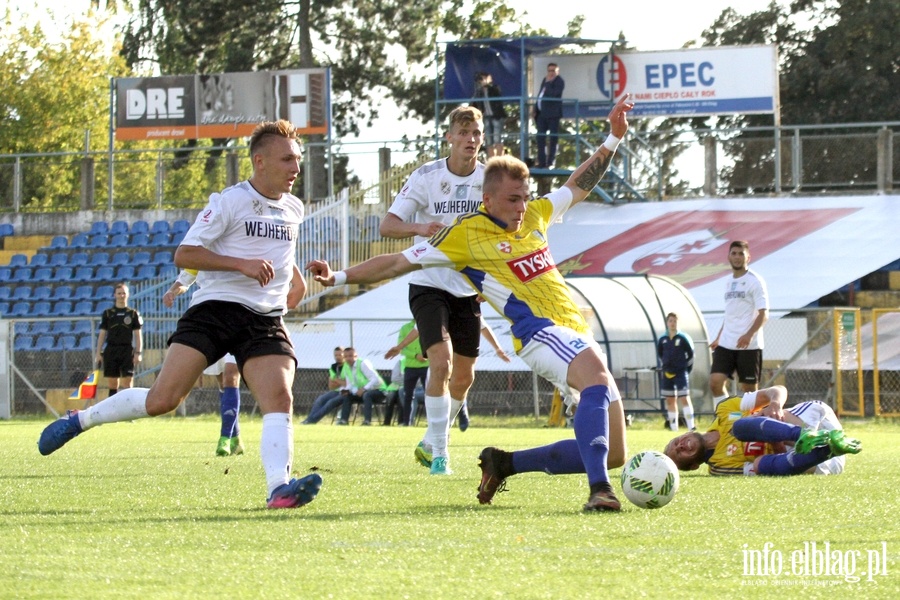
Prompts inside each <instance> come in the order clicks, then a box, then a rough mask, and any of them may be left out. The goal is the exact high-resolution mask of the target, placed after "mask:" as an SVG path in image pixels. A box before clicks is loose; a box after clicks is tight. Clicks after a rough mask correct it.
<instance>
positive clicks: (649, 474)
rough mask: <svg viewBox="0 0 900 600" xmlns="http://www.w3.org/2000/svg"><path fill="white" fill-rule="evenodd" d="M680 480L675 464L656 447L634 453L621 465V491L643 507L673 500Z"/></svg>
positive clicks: (660, 504) (662, 504)
mask: <svg viewBox="0 0 900 600" xmlns="http://www.w3.org/2000/svg"><path fill="white" fill-rule="evenodd" d="M678 482H679V477H678V468H677V467H676V466H675V463H674V462H672V459H671V458H669V457H668V456H666V455H665V454H662V453H661V452H656V451H654V450H647V451H645V452H639V453H637V454H635V455H634V456H632V457H631V459H630V460H629V461H628V462H627V463H625V466H624V467H623V468H622V491H623V492H624V493H625V497H626V498H628V500H630V501H631V503H632V504H634V505H636V506H640V507H641V508H660V507H662V506H665V505H666V504H668V503H669V502H671V501H672V498H674V497H675V492H677V491H678Z"/></svg>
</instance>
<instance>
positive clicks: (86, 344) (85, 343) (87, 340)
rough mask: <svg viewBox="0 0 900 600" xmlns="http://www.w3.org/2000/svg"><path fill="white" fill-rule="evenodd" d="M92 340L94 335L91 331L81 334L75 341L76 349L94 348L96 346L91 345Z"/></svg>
mask: <svg viewBox="0 0 900 600" xmlns="http://www.w3.org/2000/svg"><path fill="white" fill-rule="evenodd" d="M92 341H93V336H92V335H91V334H90V333H88V334H82V335H79V336H78V340H77V342H76V343H75V349H76V350H93V349H94V348H93V346H92V345H91V342H92Z"/></svg>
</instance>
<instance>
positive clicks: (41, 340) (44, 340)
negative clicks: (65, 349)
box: [34, 333, 57, 351]
mask: <svg viewBox="0 0 900 600" xmlns="http://www.w3.org/2000/svg"><path fill="white" fill-rule="evenodd" d="M56 349H57V346H56V339H55V338H54V337H53V336H52V335H50V334H47V333H45V334H44V335H39V336H38V337H37V339H36V340H35V342H34V350H35V351H40V350H45V351H50V350H56Z"/></svg>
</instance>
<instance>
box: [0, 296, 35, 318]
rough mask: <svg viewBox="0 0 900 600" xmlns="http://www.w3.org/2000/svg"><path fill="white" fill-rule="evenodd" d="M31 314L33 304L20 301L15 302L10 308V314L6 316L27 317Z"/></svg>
mask: <svg viewBox="0 0 900 600" xmlns="http://www.w3.org/2000/svg"><path fill="white" fill-rule="evenodd" d="M29 312H31V302H28V301H25V300H19V301H18V302H14V303H13V304H12V306H10V308H9V313H8V314H7V315H6V316H8V317H27V316H28V313H29Z"/></svg>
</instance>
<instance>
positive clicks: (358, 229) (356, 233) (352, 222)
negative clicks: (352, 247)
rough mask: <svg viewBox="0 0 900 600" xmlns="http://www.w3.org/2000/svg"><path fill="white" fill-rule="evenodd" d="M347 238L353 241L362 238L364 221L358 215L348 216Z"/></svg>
mask: <svg viewBox="0 0 900 600" xmlns="http://www.w3.org/2000/svg"><path fill="white" fill-rule="evenodd" d="M347 239H348V240H349V241H351V242H358V241H360V239H362V223H361V222H360V220H359V217H357V216H356V215H349V216H348V217H347Z"/></svg>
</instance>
